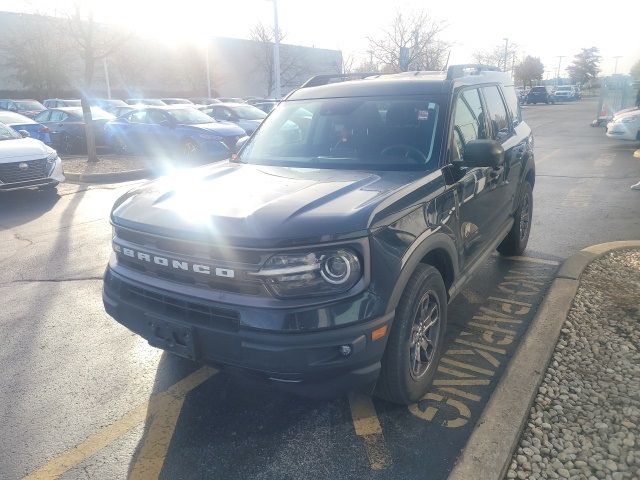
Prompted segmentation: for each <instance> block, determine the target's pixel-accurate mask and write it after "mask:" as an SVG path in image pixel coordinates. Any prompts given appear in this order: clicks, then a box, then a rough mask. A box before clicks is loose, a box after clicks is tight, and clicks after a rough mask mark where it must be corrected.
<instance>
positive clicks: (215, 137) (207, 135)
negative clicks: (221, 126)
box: [200, 133, 222, 142]
mask: <svg viewBox="0 0 640 480" xmlns="http://www.w3.org/2000/svg"><path fill="white" fill-rule="evenodd" d="M200 138H202V139H203V140H216V141H218V142H221V141H222V137H221V136H220V135H215V134H213V133H201V134H200Z"/></svg>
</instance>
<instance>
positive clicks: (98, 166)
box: [62, 154, 210, 175]
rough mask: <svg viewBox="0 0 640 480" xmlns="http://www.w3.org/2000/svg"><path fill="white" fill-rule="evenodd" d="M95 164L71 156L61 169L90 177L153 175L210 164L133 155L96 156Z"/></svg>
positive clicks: (63, 161)
mask: <svg viewBox="0 0 640 480" xmlns="http://www.w3.org/2000/svg"><path fill="white" fill-rule="evenodd" d="M98 158H99V160H98V161H97V162H91V163H89V162H88V161H87V157H86V155H73V156H63V157H62V168H63V169H64V171H65V173H74V174H78V175H87V174H89V175H91V174H96V173H98V174H101V173H119V172H128V171H133V170H146V169H151V170H152V171H153V173H154V174H155V175H161V174H163V173H166V169H167V167H171V166H172V167H194V166H198V165H203V164H205V163H210V160H206V159H194V160H184V159H179V158H177V157H176V158H175V159H172V161H169V160H167V159H159V158H153V157H145V156H135V155H116V154H102V155H98Z"/></svg>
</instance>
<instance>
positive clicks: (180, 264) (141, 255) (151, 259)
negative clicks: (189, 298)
mask: <svg viewBox="0 0 640 480" xmlns="http://www.w3.org/2000/svg"><path fill="white" fill-rule="evenodd" d="M113 249H114V250H115V251H116V252H117V253H120V254H122V255H124V256H126V257H129V258H133V259H135V260H139V261H142V262H147V263H153V264H154V265H158V266H161V267H167V268H172V269H176V270H182V271H185V272H190V271H191V272H194V273H199V274H201V275H215V276H216V277H224V278H234V277H235V276H236V275H235V271H234V270H232V269H230V268H214V267H211V266H210V265H203V264H200V263H190V262H186V261H184V260H175V259H173V258H168V257H163V256H160V255H154V254H152V253H146V252H141V251H138V250H133V249H131V248H127V247H123V246H121V245H118V244H117V243H114V244H113Z"/></svg>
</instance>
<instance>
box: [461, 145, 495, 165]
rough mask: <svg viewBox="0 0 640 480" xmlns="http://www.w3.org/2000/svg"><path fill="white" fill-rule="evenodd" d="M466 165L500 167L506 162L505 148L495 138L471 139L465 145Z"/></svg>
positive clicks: (464, 163)
mask: <svg viewBox="0 0 640 480" xmlns="http://www.w3.org/2000/svg"><path fill="white" fill-rule="evenodd" d="M462 163H463V165H464V166H466V167H469V168H477V167H493V168H498V167H500V166H501V165H502V164H503V163H504V148H502V145H500V144H499V143H498V142H496V141H495V140H471V141H470V142H468V143H467V144H466V145H465V146H464V158H463V159H462Z"/></svg>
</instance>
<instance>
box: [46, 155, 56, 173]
mask: <svg viewBox="0 0 640 480" xmlns="http://www.w3.org/2000/svg"><path fill="white" fill-rule="evenodd" d="M57 161H58V152H56V151H53V152H51V153H50V154H49V155H47V168H49V171H51V170H53V167H54V166H55V164H56V162H57Z"/></svg>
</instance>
